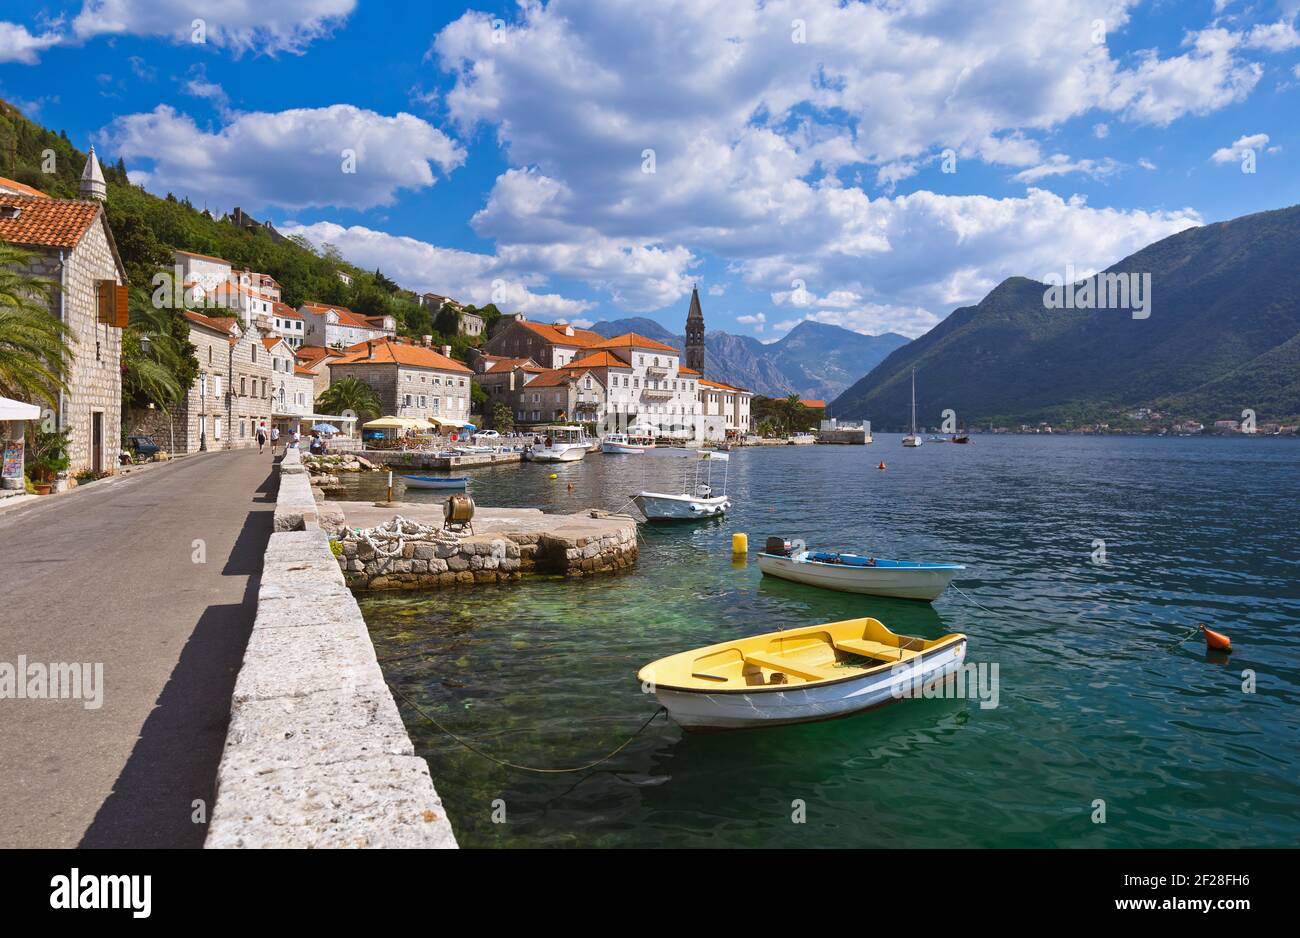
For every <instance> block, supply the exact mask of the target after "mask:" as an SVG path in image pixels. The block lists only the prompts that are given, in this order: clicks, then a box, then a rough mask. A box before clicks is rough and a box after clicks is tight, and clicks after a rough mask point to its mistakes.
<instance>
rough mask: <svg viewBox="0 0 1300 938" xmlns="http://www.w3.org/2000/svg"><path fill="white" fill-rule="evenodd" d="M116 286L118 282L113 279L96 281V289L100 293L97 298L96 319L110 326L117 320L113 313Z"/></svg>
mask: <svg viewBox="0 0 1300 938" xmlns="http://www.w3.org/2000/svg"><path fill="white" fill-rule="evenodd" d="M114 286H116V284H114V283H113V281H111V280H97V281H95V290H96V292H97V293H98V297H97V299H96V302H97V305H96V309H95V313H96V316H95V320H96V322H101V323H103V324H105V325H108V326H111V325H113V324H114V323H115V322H116V321H117V320H116V317H115V316H114V315H113V300H114V293H113V287H114Z"/></svg>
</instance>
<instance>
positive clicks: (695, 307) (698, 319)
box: [686, 284, 704, 374]
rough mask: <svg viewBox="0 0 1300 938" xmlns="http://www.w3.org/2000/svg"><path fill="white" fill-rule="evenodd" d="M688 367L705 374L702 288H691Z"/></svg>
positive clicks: (688, 324)
mask: <svg viewBox="0 0 1300 938" xmlns="http://www.w3.org/2000/svg"><path fill="white" fill-rule="evenodd" d="M686 367H687V368H694V369H695V370H696V371H698V372H699V373H700V374H704V310H702V309H700V286H699V284H692V286H691V308H690V310H689V311H688V312H687V313H686Z"/></svg>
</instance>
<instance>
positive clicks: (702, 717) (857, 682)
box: [637, 618, 966, 731]
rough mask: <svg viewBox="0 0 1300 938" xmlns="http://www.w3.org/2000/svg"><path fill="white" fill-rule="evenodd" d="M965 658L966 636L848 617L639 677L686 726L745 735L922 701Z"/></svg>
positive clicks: (728, 646)
mask: <svg viewBox="0 0 1300 938" xmlns="http://www.w3.org/2000/svg"><path fill="white" fill-rule="evenodd" d="M965 657H966V636H965V635H961V634H958V633H953V634H951V635H945V636H943V637H942V638H936V639H923V638H911V637H909V636H906V635H897V634H895V633H893V632H891V631H890V630H889V629H887V628H885V626H884V625H882V624H881V623H880V621H879V620H877V619H869V618H867V619H846V620H845V621H843V622H829V623H827V624H825V625H810V626H807V627H804V628H798V629H788V630H786V631H784V632H768V633H766V634H764V635H751V636H749V637H748V638H738V639H736V640H734V641H730V642H720V643H719V644H717V645H709V646H707V647H705V648H697V649H695V650H694V651H684V652H681V653H679V654H676V655H669V656H668V657H667V658H660V659H659V660H658V661H655V662H653V663H651V664H648V665H646V666H645V667H644V668H642V669H641V670H640V671H639V672H638V673H637V679H638V680H639V681H641V683H642V686H644V687H647V688H650V689H653V691H654V694H655V696H656V697H657V698H658V699H659V702H660V703H661V704H663V705H664V707H665V708H667V710H668V713H669V715H670V716H672V718H673V719H674V720H676V721H677V723H678V724H680V725H681V726H682V727H683V728H684V729H687V730H697V731H705V730H719V729H743V728H746V727H752V726H780V725H783V724H786V723H810V722H813V721H816V720H831V719H835V718H836V717H843V716H848V715H850V714H853V713H857V712H859V711H862V710H867V709H870V708H872V707H879V706H882V705H884V704H887V703H892V702H893V701H895V700H901V699H903V698H906V697H914V696H917V695H918V694H917V692H918V691H919V690H921V689H922V688H924V687H927V686H929V685H931V684H933V683H936V682H938V683H941V682H943V681H945V680H947V679H948V678H950V677H951V676H952V675H954V674H955V673H956V671H957V670H958V669H959V668H960V667H961V664H962V661H963V659H965Z"/></svg>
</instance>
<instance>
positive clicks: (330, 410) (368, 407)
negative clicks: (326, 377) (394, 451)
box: [316, 378, 379, 420]
mask: <svg viewBox="0 0 1300 938" xmlns="http://www.w3.org/2000/svg"><path fill="white" fill-rule="evenodd" d="M316 409H317V410H319V411H320V412H321V413H323V414H343V413H346V412H347V411H349V410H350V411H352V413H354V414H356V415H357V417H359V418H361V419H363V420H364V419H365V418H367V417H378V416H379V395H378V394H376V393H375V389H374V388H372V387H371V386H370V385H368V384H366V383H365V382H364V381H361V380H359V379H357V378H340V379H339V380H337V381H335V382H334V383H333V384H331V385H330V386H329V387H328V388H326V389H325V393H324V394H322V395H321V396H320V397H319V398H318V399H317V401H316Z"/></svg>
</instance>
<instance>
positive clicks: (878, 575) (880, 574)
mask: <svg viewBox="0 0 1300 938" xmlns="http://www.w3.org/2000/svg"><path fill="white" fill-rule="evenodd" d="M758 569H760V570H762V571H763V574H764V575H765V576H774V577H780V578H781V579H783V580H793V581H794V582H796V583H806V584H808V585H809V586H820V587H822V588H823V589H830V590H840V591H841V592H845V593H867V594H869V595H871V596H891V597H893V598H894V599H921V600H924V601H925V602H928V603H929V602H934V601H935V600H936V599H938V598H939V594H941V593H942V592H943V591H944V590H945V589H947V588H948V584H949V583H951V582H952V578H953V577H955V576H956V575H957V573H958V572H959V571H961V570H965V569H966V567H965V566H963V565H962V564H959V563H925V562H919V561H911V560H886V559H884V558H882V557H860V556H858V555H857V554H842V553H837V552H831V551H820V550H819V551H791V550H790V548H789V546H788V545H787V544H786V542H785V541H783V540H782V539H781V538H779V537H773V538H768V542H767V546H766V549H765V550H763V551H762V552H761V553H759V555H758Z"/></svg>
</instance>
